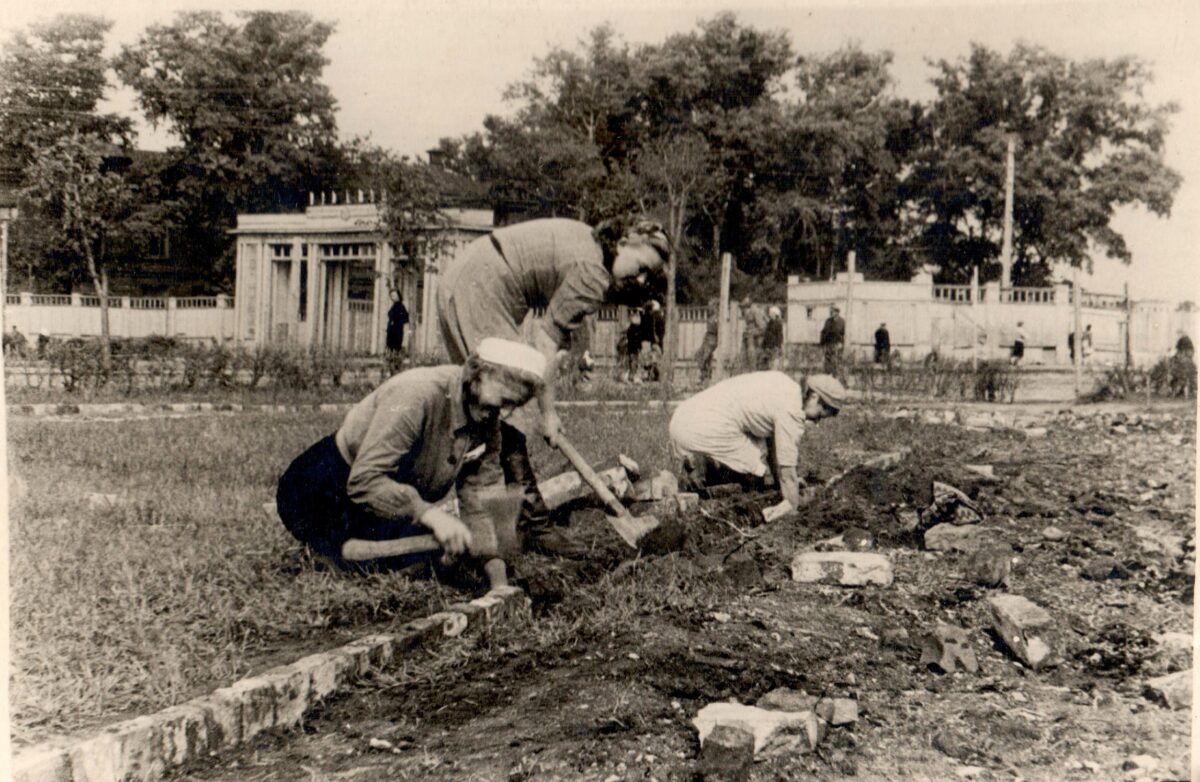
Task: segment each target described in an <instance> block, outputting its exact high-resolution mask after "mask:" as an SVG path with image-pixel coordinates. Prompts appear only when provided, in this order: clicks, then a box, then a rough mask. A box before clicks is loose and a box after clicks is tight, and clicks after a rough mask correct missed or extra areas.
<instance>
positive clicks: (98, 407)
mask: <svg viewBox="0 0 1200 782" xmlns="http://www.w3.org/2000/svg"><path fill="white" fill-rule="evenodd" d="M678 403H679V402H678V400H671V401H670V402H668V403H667V404H668V405H675V404H678ZM558 404H559V405H560V406H562V407H630V406H635V405H641V406H645V407H651V408H655V407H661V406H662V400H660V399H645V400H630V399H573V400H572V399H567V400H564V401H561V402H558ZM353 406H354V403H353V402H314V403H312V404H307V405H268V404H250V405H244V404H241V403H238V402H157V403H153V404H142V403H140V402H107V403H106V402H80V403H74V402H57V403H51V402H38V403H35V404H11V405H9V406H8V415H9V416H10V417H11V416H14V415H24V416H33V417H39V418H40V417H46V416H80V417H84V418H88V417H92V416H106V415H128V414H133V415H144V414H148V413H311V412H321V413H344V412H346V411H348V410H349V409H350V408H351V407H353Z"/></svg>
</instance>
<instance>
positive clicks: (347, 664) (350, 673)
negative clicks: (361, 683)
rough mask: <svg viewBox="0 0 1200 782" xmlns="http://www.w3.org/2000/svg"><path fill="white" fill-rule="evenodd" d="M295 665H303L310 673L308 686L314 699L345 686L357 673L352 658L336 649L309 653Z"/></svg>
mask: <svg viewBox="0 0 1200 782" xmlns="http://www.w3.org/2000/svg"><path fill="white" fill-rule="evenodd" d="M297 665H304V666H305V667H306V668H307V669H308V671H309V673H310V674H311V685H310V686H311V687H312V693H313V698H314V699H316V700H320V699H321V698H324V697H325V696H327V695H330V694H331V693H334V692H337V691H338V690H339V689H341V688H342V687H345V686H346V685H347V684H349V683H350V682H351V681H353V679H354V677H355V675H356V673H357V672H356V667H355V662H354V658H353V657H351V656H350V655H346V654H342V653H341V652H338V651H332V652H322V653H321V654H312V655H309V656H308V657H305V658H303V659H301V660H299V661H298V662H297Z"/></svg>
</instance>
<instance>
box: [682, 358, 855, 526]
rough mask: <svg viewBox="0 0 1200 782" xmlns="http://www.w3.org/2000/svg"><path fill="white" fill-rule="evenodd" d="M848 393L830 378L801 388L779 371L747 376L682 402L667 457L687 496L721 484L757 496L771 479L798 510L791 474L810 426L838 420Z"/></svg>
mask: <svg viewBox="0 0 1200 782" xmlns="http://www.w3.org/2000/svg"><path fill="white" fill-rule="evenodd" d="M845 400H846V389H845V388H843V387H842V384H841V383H839V382H838V381H837V379H836V378H834V377H833V376H831V375H813V376H811V377H808V378H806V380H805V383H804V387H803V388H802V387H801V386H800V384H799V383H797V382H796V381H794V380H792V379H791V378H790V377H788V376H787V375H785V374H784V373H782V372H774V371H768V372H749V373H746V374H744V375H736V376H734V377H731V378H729V379H727V380H723V381H721V382H720V383H717V384H715V385H713V386H711V387H709V388H707V389H705V390H704V391H701V392H700V393H698V394H696V395H695V396H693V397H691V398H690V399H687V400H685V401H684V402H682V403H681V404H680V405H679V407H678V408H676V410H675V414H674V415H672V416H671V424H670V427H669V431H670V437H671V453H672V455H673V457H674V458H675V460H676V463H677V464H678V465H679V466H681V467H682V471H683V478H684V480H683V482H684V483H685V484H688V485H689V487H690V490H699V489H703V488H705V487H708V486H715V485H719V484H722V483H740V484H741V485H742V486H743V487H746V488H748V489H761V488H763V487H764V486H765V485H766V476H767V474H768V472H770V473H771V475H772V477H773V478H774V479H775V482H776V483H777V484H778V486H779V489H780V491H781V492H782V493H783V498H784V499H785V500H787V501H788V502H789V503H791V505H792V507H798V506H799V505H800V481H799V477H798V476H797V474H796V464H797V461H798V457H799V443H800V437H801V436H802V435H803V434H804V426H805V424H806V423H807V422H809V421H818V420H820V419H822V418H827V417H830V416H834V415H837V414H838V411H839V410H840V409H841V408H842V406H843V405H844V404H845Z"/></svg>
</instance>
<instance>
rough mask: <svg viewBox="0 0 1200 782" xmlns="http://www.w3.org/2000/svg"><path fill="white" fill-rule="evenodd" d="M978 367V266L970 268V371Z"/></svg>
mask: <svg viewBox="0 0 1200 782" xmlns="http://www.w3.org/2000/svg"><path fill="white" fill-rule="evenodd" d="M978 367H979V264H975V265H974V266H972V267H971V370H972V371H974V370H975V369H977V368H978Z"/></svg>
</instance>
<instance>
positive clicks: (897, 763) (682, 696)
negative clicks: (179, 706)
mask: <svg viewBox="0 0 1200 782" xmlns="http://www.w3.org/2000/svg"><path fill="white" fill-rule="evenodd" d="M838 435H839V437H842V438H846V439H843V440H842V441H841V442H839V443H838V444H836V445H835V444H834V443H829V442H827V443H820V442H813V443H811V444H810V447H811V448H812V449H813V450H812V451H811V452H810V457H811V458H810V460H809V464H811V465H812V471H813V472H815V473H816V476H815V477H828V476H829V475H831V474H833V473H835V472H836V471H837V470H838V469H839V468H840V467H841V466H844V465H845V464H846V463H850V462H853V461H854V460H855V458H856V456H860V455H861V454H864V453H873V452H879V451H881V450H885V449H886V446H887V445H889V444H891V443H897V442H903V443H906V444H911V445H913V454H912V457H911V458H910V459H909V460H907V461H906V462H904V463H903V464H902V465H901V466H900V467H898V468H895V469H892V470H887V471H859V472H857V473H852V474H851V476H850V477H849V478H848V479H847V480H845V481H843V482H842V484H840V485H839V487H838V488H837V489H836V490H826V491H823V492H822V493H820V494H819V495H818V497H817V499H816V500H815V501H814V503H813V504H812V505H811V506H809V507H808V508H806V509H805V510H804V512H803V513H801V514H799V517H798V518H795V519H791V520H785V521H781V522H779V523H777V524H774V525H771V526H769V527H767V526H756V522H755V520H754V510H755V509H756V508H758V507H761V505H762V504H763V503H764V502H765V501H767V500H768V499H769V498H760V497H739V498H737V499H735V500H729V501H720V500H711V501H707V502H706V503H704V504H703V505H702V510H703V513H701V514H699V515H697V516H695V517H694V518H692V519H691V521H690V524H691V525H692V526H691V528H690V533H689V537H688V540H687V543H686V545H685V547H684V549H683V550H682V551H679V552H675V553H672V554H669V555H666V556H657V557H649V558H647V559H644V560H642V561H640V562H638V563H636V564H633V565H629V564H618V563H617V561H616V559H617V557H616V556H615V555H614V556H613V557H612V558H609V559H604V558H603V557H602V558H601V559H600V560H599V561H597V562H594V563H590V564H588V565H587V566H585V567H583V568H582V569H579V568H576V569H572V568H570V567H569V566H563V565H554V564H552V563H549V562H546V561H527V562H526V563H524V568H523V572H525V573H528V574H533V575H534V578H527V579H526V581H525V585H526V587H527V589H528V590H529V592H530V594H531V595H532V596H533V598H534V600H535V613H534V616H533V618H532V619H531V620H530V621H529V622H528V623H527V624H525V625H523V626H521V627H517V628H510V629H506V630H504V631H499V632H497V633H496V634H495V635H492V636H489V637H474V638H464V639H456V640H454V641H450V642H448V643H447V644H446V645H445V646H443V647H442V648H441V649H440V650H439V651H437V652H435V653H422V654H421V655H420V656H419V657H417V658H415V659H413V660H411V661H409V662H407V663H406V664H405V665H404V666H402V667H401V668H400V669H399V670H394V671H390V672H389V673H388V674H380V675H378V676H377V677H375V678H374V679H372V680H370V681H366V682H363V683H362V684H361V686H360V687H359V688H358V689H357V690H356V691H354V692H352V693H350V694H349V695H347V696H346V697H343V698H341V699H339V700H337V701H336V702H331V703H328V704H326V705H325V706H324V707H323V710H322V712H321V713H320V714H317V715H314V716H313V718H312V719H311V721H310V722H309V723H308V724H307V725H306V726H305V729H304V730H303V731H302V732H296V733H293V734H291V735H276V736H273V737H269V738H267V739H265V740H263V741H261V742H260V743H258V744H256V745H255V746H254V747H252V748H248V749H247V750H246V751H244V752H242V753H241V754H239V755H238V756H235V757H230V758H225V759H222V760H221V761H220V762H219V763H214V764H212V765H209V766H206V767H203V768H191V769H186V770H184V772H183V773H181V774H180V775H179V778H187V779H204V780H230V781H231V782H232V780H310V779H331V780H333V779H336V780H349V779H433V780H443V779H444V780H463V779H480V780H508V781H509V782H516V781H519V780H535V779H595V780H610V779H611V780H625V779H638V780H641V779H645V780H649V779H658V780H673V779H679V780H682V779H691V778H692V777H693V775H694V773H695V770H696V757H697V753H698V744H697V740H696V731H695V728H694V727H693V726H692V724H691V719H692V717H693V716H694V715H695V714H696V712H697V711H698V710H699V709H700V708H701V707H703V706H704V705H706V704H708V703H711V702H714V701H720V700H728V699H731V698H735V699H737V700H738V701H739V702H741V703H754V702H755V701H756V700H757V699H758V698H760V697H761V696H762V695H763V694H765V693H766V692H768V691H770V690H771V689H774V688H776V687H789V688H792V689H796V690H805V691H806V692H808V693H809V694H810V695H835V696H842V697H852V698H855V699H857V701H858V704H859V717H858V721H857V723H855V724H854V725H852V726H848V727H839V728H831V729H830V731H829V734H828V735H827V736H826V738H825V739H824V741H823V742H822V744H821V745H820V746H819V747H818V749H817V751H816V752H815V753H811V754H800V753H799V752H796V751H785V752H776V753H773V754H772V753H768V756H767V757H766V758H765V759H763V760H761V762H759V763H756V764H755V767H754V771H753V777H752V778H754V779H764V780H765V779H797V778H816V779H842V778H846V777H851V776H852V777H854V778H856V779H866V780H894V779H898V778H908V779H913V780H923V779H928V780H943V779H957V778H976V779H1038V780H1043V779H1044V780H1061V779H1092V778H1101V779H1123V778H1126V776H1127V774H1126V771H1125V770H1123V769H1122V764H1123V763H1125V761H1126V760H1127V759H1128V758H1129V757H1130V756H1133V755H1149V756H1152V757H1154V758H1155V759H1157V760H1158V761H1160V762H1161V767H1160V773H1158V774H1157V775H1147V776H1146V777H1145V778H1149V779H1164V778H1166V779H1171V778H1186V771H1185V769H1186V765H1185V764H1186V757H1187V748H1188V722H1187V717H1186V714H1187V712H1186V711H1172V710H1169V709H1167V708H1165V707H1163V706H1161V705H1159V704H1156V703H1154V702H1152V701H1150V700H1148V699H1147V698H1146V697H1145V695H1144V694H1143V684H1144V682H1145V680H1146V679H1147V678H1148V677H1150V676H1153V675H1158V674H1161V673H1165V672H1169V671H1173V670H1179V669H1184V668H1188V667H1190V665H1191V661H1190V659H1189V655H1187V654H1186V653H1182V654H1180V653H1173V652H1171V651H1170V650H1169V648H1168V647H1167V646H1166V645H1165V644H1163V643H1161V642H1160V641H1157V640H1155V637H1154V636H1155V635H1156V634H1161V633H1166V632H1181V633H1190V631H1191V627H1192V611H1191V606H1192V589H1193V583H1194V577H1193V575H1192V570H1191V568H1190V567H1189V565H1188V560H1189V559H1190V558H1191V556H1192V550H1191V538H1192V523H1193V522H1192V519H1193V514H1194V501H1193V493H1194V478H1193V476H1194V470H1195V457H1194V452H1195V425H1194V420H1193V419H1190V418H1189V419H1188V420H1185V421H1174V422H1166V423H1162V424H1155V425H1154V428H1153V429H1150V428H1147V427H1140V426H1133V427H1130V426H1125V427H1124V429H1121V430H1117V429H1113V428H1109V427H1106V426H1099V425H1097V424H1095V423H1089V424H1080V425H1079V428H1078V429H1066V430H1055V431H1052V432H1051V433H1050V435H1049V436H1048V437H1046V438H1044V439H1038V440H1025V439H1023V438H1021V437H1019V436H1016V435H1013V434H1011V433H1002V432H968V431H964V430H962V429H959V428H955V427H943V426H927V425H922V424H918V423H915V422H911V421H896V422H886V423H879V422H877V421H876V422H866V421H864V422H862V423H855V424H851V423H849V422H845V423H844V424H843V428H842V429H841V430H839V432H838ZM847 436H848V437H847ZM1181 436H1182V443H1183V444H1182V445H1179V444H1177V443H1178V442H1179V439H1180V437H1181ZM963 462H972V463H985V464H990V465H992V466H993V467H994V469H995V472H996V474H997V477H998V480H995V481H989V480H986V479H984V478H982V477H981V476H978V475H976V474H974V473H971V472H970V471H968V470H965V469H964V468H962V466H961V465H962V463H963ZM932 479H938V480H944V481H948V482H950V483H952V484H954V485H956V486H958V487H959V488H961V489H963V490H964V491H966V492H968V493H969V494H970V495H971V496H972V497H973V499H974V500H975V501H976V502H977V503H978V504H979V505H980V506H981V508H982V509H983V510H984V512H985V517H986V518H985V521H984V522H983V525H982V529H983V530H984V531H985V533H986V535H987V536H988V537H989V538H990V539H992V540H993V541H995V542H1005V543H1008V544H1010V545H1011V546H1012V547H1013V562H1014V563H1015V564H1014V565H1013V572H1012V575H1011V576H1010V578H1009V583H1008V585H1007V587H1006V588H1005V587H1001V588H1000V589H998V590H994V589H989V588H985V587H982V586H978V585H976V584H973V583H971V582H970V581H969V580H968V579H966V578H965V568H966V565H967V561H968V557H967V555H965V554H959V553H943V552H931V551H922V550H920V549H919V548H918V546H917V545H916V543H917V540H916V536H914V534H913V533H912V532H910V531H907V530H905V529H904V528H903V525H902V521H901V520H902V519H903V518H904V517H905V514H906V513H907V511H909V510H911V509H912V508H913V507H919V506H920V505H921V504H922V503H928V501H929V485H930V481H931V480H932ZM597 521H598V520H597V519H596V518H595V517H594V515H590V516H589V515H588V513H587V512H584V513H581V514H579V518H576V519H575V521H574V522H573V523H574V524H575V525H576V526H577V527H579V528H583V529H598V528H599V527H598V524H597ZM851 526H855V527H860V528H862V529H865V530H866V531H867V532H868V533H870V535H871V536H872V537H873V538H874V541H875V545H876V547H877V549H878V550H879V551H881V552H883V553H886V554H887V555H889V557H890V558H891V559H892V562H893V565H894V569H895V574H896V580H895V583H894V584H893V585H892V586H891V587H888V588H875V587H871V588H861V589H847V588H842V587H824V586H812V585H805V584H797V583H793V582H792V581H791V580H790V578H789V573H788V569H787V565H788V562H789V560H790V557H791V554H792V553H793V551H794V550H796V549H799V548H805V547H806V546H808V545H810V544H812V543H813V542H815V541H818V540H821V539H823V538H826V537H828V536H830V535H833V534H836V533H841V532H844V531H845V530H846V529H847V528H849V527H851ZM1050 526H1053V527H1055V528H1057V529H1058V530H1060V531H1061V532H1062V533H1063V536H1062V538H1061V539H1059V538H1058V536H1056V535H1054V534H1049V535H1047V532H1046V528H1047V527H1050ZM598 534H599V533H598ZM614 554H615V553H614ZM1106 563H1109V564H1111V565H1112V566H1113V567H1112V568H1110V569H1109V571H1104V568H1103V566H1104V565H1105V564H1106ZM1102 572H1103V574H1104V575H1116V576H1118V577H1116V578H1101V577H1100V575H1098V574H1101V573H1102ZM1097 578H1099V580H1095V579H1097ZM1003 591H1008V592H1009V593H1012V594H1019V595H1024V596H1025V597H1027V598H1029V599H1031V600H1033V601H1035V602H1037V603H1038V604H1039V605H1041V606H1043V607H1045V608H1046V609H1047V610H1048V611H1050V613H1051V614H1052V615H1053V616H1054V617H1055V619H1056V620H1057V622H1058V623H1059V624H1060V626H1061V629H1062V631H1063V634H1064V637H1065V646H1064V649H1063V657H1064V660H1063V662H1062V664H1060V665H1058V666H1057V667H1054V668H1051V669H1047V670H1042V671H1040V672H1032V671H1030V670H1029V669H1027V668H1026V667H1025V666H1023V665H1022V664H1021V663H1019V662H1017V661H1015V659H1014V658H1013V657H1012V655H1011V654H1010V653H1009V652H1008V651H1007V650H1006V649H1005V647H1004V645H1003V642H1001V641H1000V640H999V639H998V638H996V637H995V636H994V635H993V634H992V633H991V632H990V630H989V627H990V622H989V612H988V609H987V606H986V598H987V597H988V596H989V595H990V594H994V593H996V592H1003ZM937 621H943V622H950V623H954V624H957V625H959V626H961V627H963V628H965V629H966V630H967V632H968V635H969V638H970V642H971V646H972V648H973V649H974V651H975V652H976V655H977V657H978V659H979V671H978V672H977V673H974V674H971V673H966V672H961V671H960V672H958V673H954V674H947V675H943V674H939V673H936V672H934V671H932V670H929V669H927V668H926V667H924V666H920V665H918V659H919V656H920V641H921V638H922V636H923V634H924V633H925V632H927V631H929V630H931V629H932V628H933V627H934V625H935V623H936V622H937ZM373 740H374V741H373ZM1129 778H1132V776H1130V777H1129Z"/></svg>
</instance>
